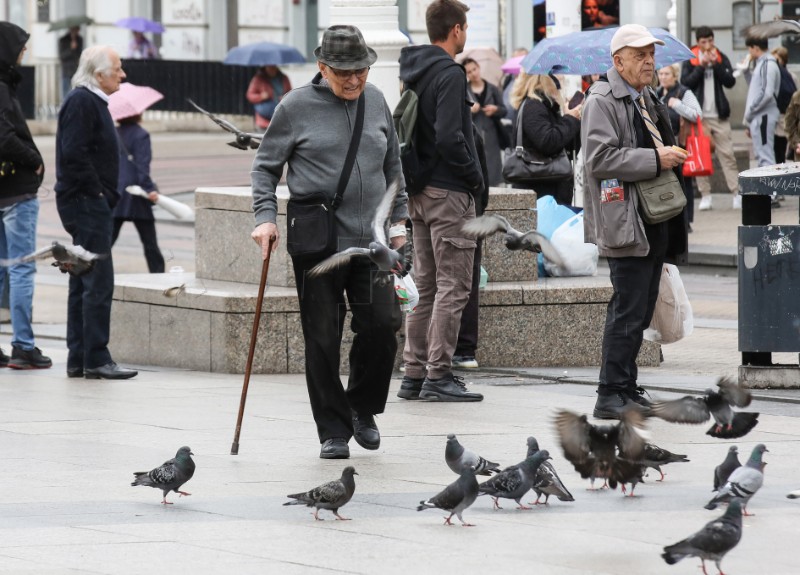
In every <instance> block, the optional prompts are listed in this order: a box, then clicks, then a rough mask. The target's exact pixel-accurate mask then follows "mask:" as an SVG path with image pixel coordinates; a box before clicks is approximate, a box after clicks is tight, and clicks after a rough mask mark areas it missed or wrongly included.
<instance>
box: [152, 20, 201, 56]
mask: <svg viewBox="0 0 800 575" xmlns="http://www.w3.org/2000/svg"><path fill="white" fill-rule="evenodd" d="M205 38H206V29H205V28H193V27H188V26H186V27H184V26H182V27H180V28H177V27H176V28H167V31H166V32H164V34H163V35H162V37H161V57H162V58H164V59H165V60H203V59H204V58H205V45H206V43H205Z"/></svg>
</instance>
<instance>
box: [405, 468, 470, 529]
mask: <svg viewBox="0 0 800 575" xmlns="http://www.w3.org/2000/svg"><path fill="white" fill-rule="evenodd" d="M477 498H478V480H477V479H475V468H474V467H463V468H462V469H461V473H460V475H459V477H458V479H456V480H455V481H454V482H453V483H451V484H450V485H448V486H447V487H445V488H444V489H443V490H442V491H440V492H439V493H437V494H436V495H434V496H433V497H431V498H430V499H428V500H427V501H420V502H419V506H418V507H417V511H422V510H424V509H434V508H436V509H442V510H444V511H449V512H450V515H448V516H447V517H445V518H444V524H445V525H452V523H451V522H450V519H452V517H453V515H455V516H456V517H458V520H459V521H461V525H462V526H464V527H474V525H473V524H472V523H466V522H465V521H464V518H463V517H461V514H462V513H463V512H464V510H465V509H466V508H467V507H469V506H470V505H472V504H473V503H475V500H476V499H477Z"/></svg>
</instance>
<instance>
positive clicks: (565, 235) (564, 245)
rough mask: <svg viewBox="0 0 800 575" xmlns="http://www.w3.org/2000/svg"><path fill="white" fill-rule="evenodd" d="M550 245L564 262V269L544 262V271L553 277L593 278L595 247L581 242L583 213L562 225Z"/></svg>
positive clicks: (551, 237) (595, 272)
mask: <svg viewBox="0 0 800 575" xmlns="http://www.w3.org/2000/svg"><path fill="white" fill-rule="evenodd" d="M550 243H551V244H553V247H554V248H555V249H556V250H558V252H559V253H560V254H561V257H562V258H563V260H564V267H563V268H562V267H560V266H558V265H557V264H555V263H554V262H551V261H549V260H544V269H545V271H547V273H548V275H551V276H553V277H571V276H594V275H597V259H598V257H599V254H598V251H597V246H596V245H594V244H587V243H584V241H583V212H580V213H577V214H575V215H574V216H572V217H571V218H570V219H568V220H567V221H566V222H564V223H562V224H561V225H560V226H558V228H556V231H554V232H553V235H552V236H550Z"/></svg>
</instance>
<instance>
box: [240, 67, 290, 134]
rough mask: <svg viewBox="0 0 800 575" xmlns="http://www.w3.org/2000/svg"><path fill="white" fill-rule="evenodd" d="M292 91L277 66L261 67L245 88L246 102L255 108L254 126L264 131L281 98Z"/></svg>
mask: <svg viewBox="0 0 800 575" xmlns="http://www.w3.org/2000/svg"><path fill="white" fill-rule="evenodd" d="M291 89H292V83H291V82H289V78H288V77H287V76H286V75H284V73H283V72H281V71H280V69H279V68H278V67H277V66H272V65H269V66H262V67H261V68H259V69H258V72H256V75H255V76H253V79H252V80H250V86H248V88H247V94H246V97H247V101H248V102H250V103H251V104H253V107H254V108H255V124H256V127H257V128H258V129H260V130H266V129H267V126H269V122H270V120H272V113H273V112H274V111H275V108H276V107H277V105H278V102H280V101H281V98H283V96H284V95H285V94H286V92H288V91H289V90H291Z"/></svg>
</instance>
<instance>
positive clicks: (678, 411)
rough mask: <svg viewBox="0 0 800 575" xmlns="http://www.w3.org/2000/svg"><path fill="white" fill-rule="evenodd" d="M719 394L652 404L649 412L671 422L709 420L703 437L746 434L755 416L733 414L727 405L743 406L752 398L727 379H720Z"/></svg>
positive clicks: (709, 391)
mask: <svg viewBox="0 0 800 575" xmlns="http://www.w3.org/2000/svg"><path fill="white" fill-rule="evenodd" d="M717 386H718V387H719V391H714V390H712V389H707V390H706V391H705V393H704V394H703V397H691V396H689V395H687V396H684V397H682V398H681V399H675V400H673V401H658V402H653V403H652V404H651V406H650V412H651V414H652V415H654V416H656V417H660V418H661V419H664V420H665V421H671V422H673V423H704V422H706V421H708V419H709V418H710V417H713V418H714V421H715V424H714V425H712V426H711V429H709V430H708V431H707V432H706V434H707V435H710V436H711V437H717V438H721V439H735V438H737V437H742V436H744V435H747V433H748V432H749V431H750V430H751V429H753V428H754V427H755V426H756V424H757V423H758V413H750V412H743V411H733V409H731V406H735V407H747V406H748V405H750V402H751V401H752V399H753V396H752V395H751V394H750V391H748V390H747V389H745V388H744V387H742V386H741V385H739V384H737V383H734V382H733V381H732V380H731V379H728V378H724V377H723V378H720V379H719V381H718V382H717Z"/></svg>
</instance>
